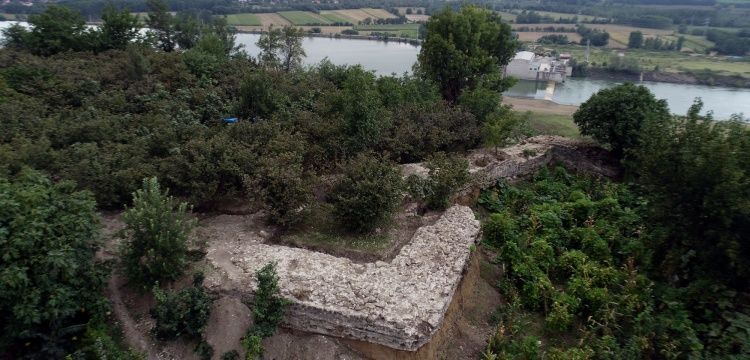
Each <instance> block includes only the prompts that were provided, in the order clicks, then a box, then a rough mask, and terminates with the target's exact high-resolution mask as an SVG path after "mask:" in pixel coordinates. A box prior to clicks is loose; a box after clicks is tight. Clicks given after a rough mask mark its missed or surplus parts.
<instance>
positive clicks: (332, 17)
mask: <svg viewBox="0 0 750 360" xmlns="http://www.w3.org/2000/svg"><path fill="white" fill-rule="evenodd" d="M320 16H322V17H324V18H325V19H326V20H328V21H330V22H331V23H354V21H353V20H352V19H349V18H347V17H344V16H341V15H339V14H336V13H331V12H321V13H320Z"/></svg>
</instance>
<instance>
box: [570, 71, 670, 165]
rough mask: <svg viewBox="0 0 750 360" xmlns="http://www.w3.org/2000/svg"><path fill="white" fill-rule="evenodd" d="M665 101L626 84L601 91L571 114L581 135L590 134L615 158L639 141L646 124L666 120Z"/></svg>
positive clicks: (667, 117)
mask: <svg viewBox="0 0 750 360" xmlns="http://www.w3.org/2000/svg"><path fill="white" fill-rule="evenodd" d="M669 116H670V115H669V109H668V108H667V102H666V101H664V100H657V99H656V97H654V94H652V93H651V91H649V90H648V89H647V88H645V87H643V86H640V85H633V84H631V83H625V84H622V85H618V86H615V87H612V88H609V89H604V90H600V91H599V92H597V93H596V94H594V95H592V96H591V98H589V99H588V100H586V102H584V103H583V104H581V106H580V107H579V108H578V110H576V112H575V114H573V120H574V121H575V123H576V125H578V128H579V129H580V130H581V134H583V135H590V136H592V137H593V138H594V139H596V140H597V141H599V142H600V143H602V144H605V145H609V146H610V147H611V148H612V151H613V153H614V154H615V156H618V157H622V156H623V155H624V154H625V152H626V151H627V150H630V149H635V148H637V147H638V145H639V143H640V141H641V129H642V128H643V127H644V126H645V123H646V122H647V121H654V122H663V121H667V120H668V119H669Z"/></svg>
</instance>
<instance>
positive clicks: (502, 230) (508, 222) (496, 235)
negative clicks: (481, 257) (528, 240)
mask: <svg viewBox="0 0 750 360" xmlns="http://www.w3.org/2000/svg"><path fill="white" fill-rule="evenodd" d="M482 233H483V234H484V241H486V242H487V243H489V244H491V245H493V246H502V245H504V244H505V243H506V242H508V241H515V240H516V238H517V237H518V226H517V224H516V222H515V220H513V217H512V216H511V214H510V213H508V212H507V211H506V212H501V213H495V214H492V215H490V218H489V219H488V220H487V221H485V223H484V224H482Z"/></svg>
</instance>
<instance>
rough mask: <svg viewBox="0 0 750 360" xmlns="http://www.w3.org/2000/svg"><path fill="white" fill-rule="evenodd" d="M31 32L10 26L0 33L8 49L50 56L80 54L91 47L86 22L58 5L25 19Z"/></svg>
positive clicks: (75, 13)
mask: <svg viewBox="0 0 750 360" xmlns="http://www.w3.org/2000/svg"><path fill="white" fill-rule="evenodd" d="M29 26H30V27H31V30H30V31H29V30H26V29H24V28H23V27H21V26H13V27H10V28H8V29H6V30H3V35H4V36H6V37H7V40H4V43H5V44H6V45H8V46H9V47H13V48H17V49H25V50H28V51H30V52H31V53H33V54H36V55H41V56H50V55H54V54H57V53H59V52H63V51H70V50H73V51H81V50H87V49H89V48H90V47H91V45H90V43H91V41H90V40H91V39H90V38H89V33H88V32H87V31H86V21H85V20H84V19H83V17H82V16H81V14H79V13H77V12H75V11H73V10H71V9H69V8H67V7H64V6H59V5H51V6H49V7H47V9H46V10H45V11H44V12H43V13H41V14H32V15H30V16H29Z"/></svg>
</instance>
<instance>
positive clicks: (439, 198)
mask: <svg viewBox="0 0 750 360" xmlns="http://www.w3.org/2000/svg"><path fill="white" fill-rule="evenodd" d="M425 166H426V167H427V169H428V170H429V173H428V176H427V178H420V177H418V176H416V175H412V176H410V177H409V178H408V179H407V186H408V189H409V193H410V194H411V196H412V197H414V198H416V199H420V200H422V201H424V203H425V205H426V206H427V208H429V209H435V210H436V209H445V208H446V207H447V206H448V205H449V203H450V197H451V195H453V194H454V193H455V192H456V191H457V190H458V189H460V187H461V186H463V185H464V184H466V182H467V181H468V180H469V171H468V167H469V163H468V161H466V159H464V158H462V157H459V156H448V155H446V154H445V153H442V152H440V153H435V154H434V155H432V156H430V157H429V158H428V159H427V162H426V163H425Z"/></svg>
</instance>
